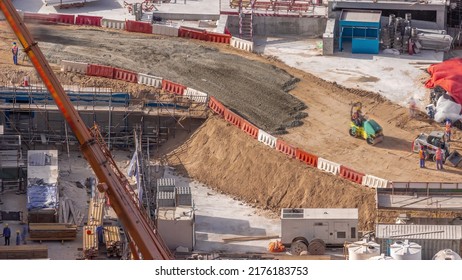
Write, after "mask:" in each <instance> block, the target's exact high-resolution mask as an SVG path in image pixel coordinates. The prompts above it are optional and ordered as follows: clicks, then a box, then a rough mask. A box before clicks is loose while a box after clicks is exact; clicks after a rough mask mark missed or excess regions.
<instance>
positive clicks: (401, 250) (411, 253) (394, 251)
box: [390, 240, 422, 260]
mask: <svg viewBox="0 0 462 280" xmlns="http://www.w3.org/2000/svg"><path fill="white" fill-rule="evenodd" d="M390 256H391V257H392V258H393V259H395V260H421V259H422V246H420V245H419V244H417V243H414V242H409V240H405V241H400V240H398V241H396V242H395V243H393V244H392V245H390Z"/></svg>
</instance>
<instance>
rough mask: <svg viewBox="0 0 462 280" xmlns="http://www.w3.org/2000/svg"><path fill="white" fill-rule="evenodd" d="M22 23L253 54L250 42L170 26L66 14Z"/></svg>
mask: <svg viewBox="0 0 462 280" xmlns="http://www.w3.org/2000/svg"><path fill="white" fill-rule="evenodd" d="M22 15H23V17H24V21H25V22H26V23H27V22H33V23H43V24H74V25H87V26H99V27H105V28H112V29H119V30H126V31H128V32H137V33H147V34H156V35H163V36H171V37H183V38H189V39H196V40H202V41H207V42H214V43H221V44H227V45H230V46H231V47H233V48H237V49H240V50H243V51H247V52H253V49H254V45H253V42H251V41H246V40H243V39H239V38H235V37H232V36H231V35H229V34H221V33H215V32H208V31H207V30H205V29H199V28H192V27H186V26H180V27H176V26H170V25H162V24H151V23H149V22H141V21H134V20H126V21H122V20H112V19H105V18H103V17H98V16H88V15H67V14H38V13H22Z"/></svg>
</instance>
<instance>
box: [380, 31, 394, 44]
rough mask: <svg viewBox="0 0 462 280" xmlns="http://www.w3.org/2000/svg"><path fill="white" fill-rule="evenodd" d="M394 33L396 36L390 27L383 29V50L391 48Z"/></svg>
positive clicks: (381, 34) (381, 35)
mask: <svg viewBox="0 0 462 280" xmlns="http://www.w3.org/2000/svg"><path fill="white" fill-rule="evenodd" d="M392 33H393V34H394V32H392V29H391V28H390V27H389V26H387V27H384V28H382V30H381V33H380V37H381V38H382V40H381V47H382V49H390V48H391V46H392V42H393V38H392V37H391V35H392Z"/></svg>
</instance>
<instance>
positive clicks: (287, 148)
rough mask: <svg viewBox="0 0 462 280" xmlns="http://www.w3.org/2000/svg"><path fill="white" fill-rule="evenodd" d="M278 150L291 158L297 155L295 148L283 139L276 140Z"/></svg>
mask: <svg viewBox="0 0 462 280" xmlns="http://www.w3.org/2000/svg"><path fill="white" fill-rule="evenodd" d="M276 150H278V151H280V152H281V153H283V154H286V155H288V156H289V157H290V158H294V157H295V148H294V147H293V146H291V145H289V144H287V143H286V142H285V141H283V140H281V139H278V140H277V141H276Z"/></svg>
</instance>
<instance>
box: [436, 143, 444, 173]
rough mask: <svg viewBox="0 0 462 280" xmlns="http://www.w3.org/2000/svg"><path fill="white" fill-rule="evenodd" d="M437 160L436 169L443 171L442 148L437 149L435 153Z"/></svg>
mask: <svg viewBox="0 0 462 280" xmlns="http://www.w3.org/2000/svg"><path fill="white" fill-rule="evenodd" d="M435 160H436V169H438V170H439V169H443V151H442V150H441V148H440V147H438V149H436V153H435Z"/></svg>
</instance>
